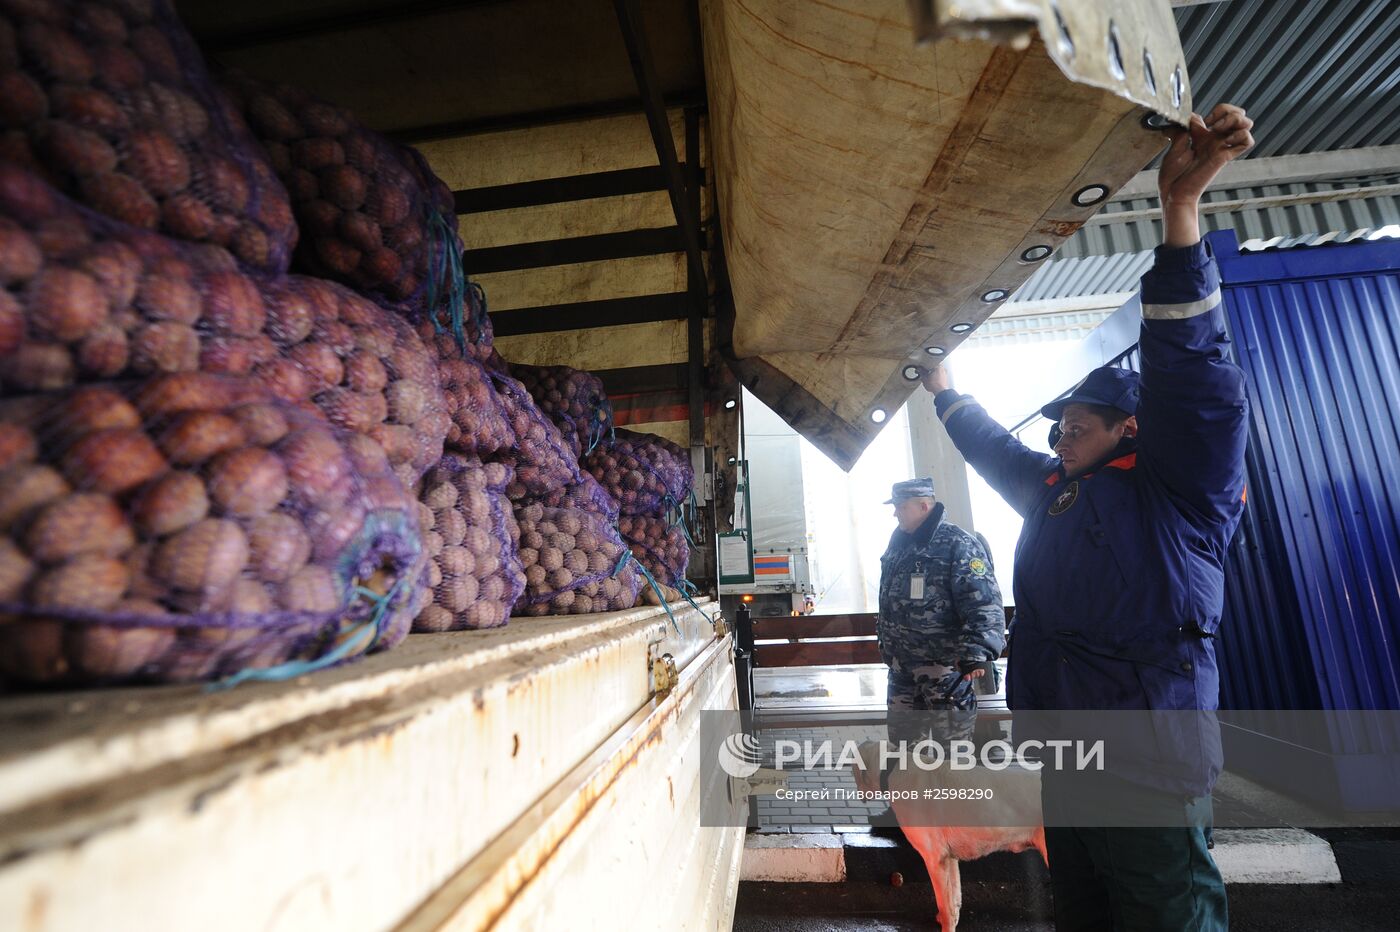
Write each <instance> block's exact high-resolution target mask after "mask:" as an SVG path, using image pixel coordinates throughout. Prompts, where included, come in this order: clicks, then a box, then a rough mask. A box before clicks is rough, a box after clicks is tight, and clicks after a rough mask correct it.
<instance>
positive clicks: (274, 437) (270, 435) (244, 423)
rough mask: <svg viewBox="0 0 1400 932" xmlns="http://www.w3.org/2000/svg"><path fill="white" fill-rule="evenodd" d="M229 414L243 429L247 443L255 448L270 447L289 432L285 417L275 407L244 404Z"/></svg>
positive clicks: (289, 428) (289, 426)
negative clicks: (255, 446)
mask: <svg viewBox="0 0 1400 932" xmlns="http://www.w3.org/2000/svg"><path fill="white" fill-rule="evenodd" d="M229 413H230V414H231V415H232V417H233V419H234V420H235V421H237V422H238V426H239V427H241V428H242V429H243V434H244V436H245V437H247V438H248V442H249V443H252V444H256V445H257V446H262V447H266V446H271V445H272V444H274V443H276V442H277V441H279V440H281V439H282V438H283V437H285V436H287V433H288V431H290V430H291V425H289V424H288V423H287V417H286V415H284V414H283V413H282V412H281V410H279V409H278V408H277V406H276V405H272V404H246V405H241V406H239V407H237V408H234V409H233V410H232V411H230V412H229Z"/></svg>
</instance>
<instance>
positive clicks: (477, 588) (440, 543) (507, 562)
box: [413, 456, 525, 631]
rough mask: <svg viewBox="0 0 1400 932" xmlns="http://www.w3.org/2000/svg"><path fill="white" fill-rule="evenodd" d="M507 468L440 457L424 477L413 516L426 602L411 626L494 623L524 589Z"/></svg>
mask: <svg viewBox="0 0 1400 932" xmlns="http://www.w3.org/2000/svg"><path fill="white" fill-rule="evenodd" d="M509 481H510V467H508V466H504V465H502V464H500V463H486V464H483V463H482V462H481V461H480V460H476V459H467V458H464V457H458V456H445V457H443V459H442V462H440V463H438V465H437V466H435V467H433V469H432V470H431V471H429V472H428V474H427V475H426V476H424V477H423V492H422V494H421V495H420V497H419V503H420V504H419V516H420V522H421V524H422V527H423V528H424V529H425V530H424V532H423V546H424V551H425V553H426V554H427V556H428V559H429V564H428V572H429V579H428V587H429V588H430V589H431V591H432V601H431V603H430V604H429V605H428V606H427V607H426V608H424V609H423V611H422V612H421V613H420V614H419V615H418V618H417V620H416V621H414V623H413V630H414V631H455V630H458V629H462V628H495V627H498V626H500V625H503V624H505V623H506V620H507V619H508V618H509V617H510V613H511V607H512V606H513V605H515V602H516V600H517V599H518V598H520V594H521V592H522V591H524V589H525V570H524V567H523V566H521V564H520V528H519V526H518V525H517V524H516V522H515V515H514V514H513V512H512V511H511V504H510V500H509V499H508V498H506V494H505V490H506V484H507V483H508V482H509Z"/></svg>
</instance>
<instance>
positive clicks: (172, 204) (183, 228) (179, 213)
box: [160, 192, 216, 242]
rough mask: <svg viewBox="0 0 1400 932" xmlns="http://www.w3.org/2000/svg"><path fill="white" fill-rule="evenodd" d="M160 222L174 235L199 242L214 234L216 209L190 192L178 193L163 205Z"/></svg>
mask: <svg viewBox="0 0 1400 932" xmlns="http://www.w3.org/2000/svg"><path fill="white" fill-rule="evenodd" d="M160 223H161V226H162V228H163V229H164V230H165V231H166V232H167V233H170V234H171V235H173V236H178V237H180V238H181V239H188V240H194V241H196V242H199V241H201V240H207V239H210V238H212V237H213V236H214V233H215V223H216V218H215V216H214V209H213V208H212V207H210V206H209V205H208V204H206V203H204V201H202V200H200V199H199V198H197V197H195V196H194V195H193V194H190V193H189V192H185V193H181V194H176V195H175V196H174V197H171V198H169V199H168V200H166V201H165V203H164V204H162V205H161V208H160Z"/></svg>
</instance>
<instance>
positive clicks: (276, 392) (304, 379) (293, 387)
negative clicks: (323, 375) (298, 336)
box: [253, 358, 319, 404]
mask: <svg viewBox="0 0 1400 932" xmlns="http://www.w3.org/2000/svg"><path fill="white" fill-rule="evenodd" d="M253 378H254V379H256V380H257V381H258V382H259V383H260V384H261V385H263V386H264V387H266V388H267V390H268V391H269V392H270V393H271V394H272V395H273V397H275V398H280V399H281V400H283V401H286V402H291V403H293V404H297V403H301V402H304V401H306V400H308V399H309V398H310V397H311V396H312V394H313V393H314V392H315V391H316V389H317V388H318V386H319V380H313V379H312V377H311V375H310V373H308V372H307V371H306V369H305V368H304V367H302V365H301V364H300V363H298V362H297V361H296V360H294V359H285V358H284V359H274V360H272V361H271V362H268V363H264V364H262V365H260V366H258V367H256V369H254V373H253Z"/></svg>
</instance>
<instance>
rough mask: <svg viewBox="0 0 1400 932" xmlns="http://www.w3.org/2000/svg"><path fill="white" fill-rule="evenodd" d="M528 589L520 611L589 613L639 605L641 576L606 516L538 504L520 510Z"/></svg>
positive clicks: (517, 608) (522, 557)
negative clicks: (638, 596)
mask: <svg viewBox="0 0 1400 932" xmlns="http://www.w3.org/2000/svg"><path fill="white" fill-rule="evenodd" d="M515 517H516V520H517V521H518V522H519V524H520V562H521V564H522V565H523V566H524V567H525V592H524V594H522V595H521V597H520V600H519V601H518V602H516V603H515V614H516V615H586V614H589V613H590V612H611V611H620V610H622V609H626V608H631V607H632V606H634V605H636V604H637V594H638V592H639V591H640V590H641V586H642V576H641V574H640V573H638V572H637V569H636V566H635V565H634V564H633V563H632V559H631V554H630V552H629V551H628V550H627V545H626V544H624V543H623V542H622V538H621V537H619V536H618V533H617V529H616V528H615V527H613V526H612V525H611V524H610V523H609V522H608V520H607V519H606V518H604V517H603V516H601V515H596V514H590V513H589V512H586V511H580V510H578V509H576V508H549V507H546V506H544V505H541V504H539V503H538V502H536V503H532V504H529V505H524V506H520V507H517V508H516V511H515Z"/></svg>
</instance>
